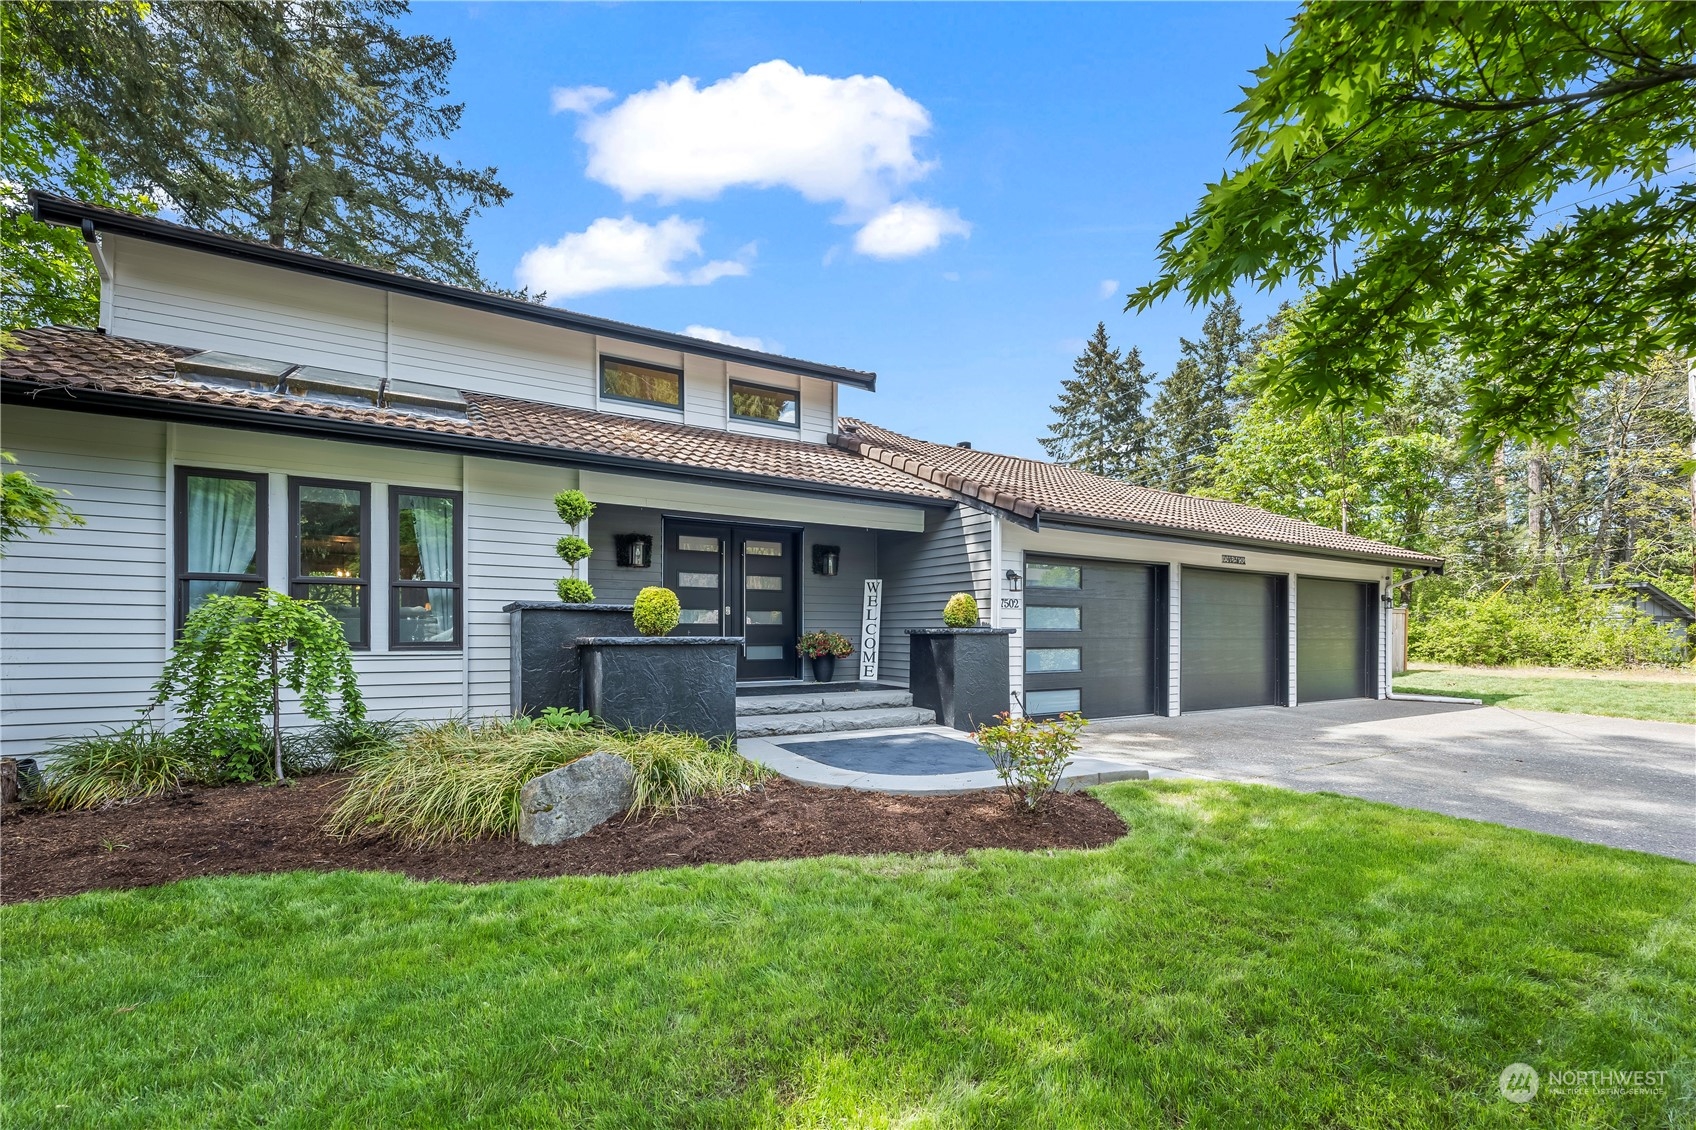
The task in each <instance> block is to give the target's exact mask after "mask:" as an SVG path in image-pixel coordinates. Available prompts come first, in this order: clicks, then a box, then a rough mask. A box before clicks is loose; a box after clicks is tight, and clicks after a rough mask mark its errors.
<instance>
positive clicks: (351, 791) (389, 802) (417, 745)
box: [329, 718, 763, 843]
mask: <svg viewBox="0 0 1696 1130" xmlns="http://www.w3.org/2000/svg"><path fill="white" fill-rule="evenodd" d="M597 751H601V752H606V753H616V754H618V755H619V756H621V757H623V758H625V759H626V760H628V761H629V762H630V763H631V765H633V766H634V767H635V769H636V799H635V804H633V805H632V807H631V811H632V812H641V811H648V810H664V809H667V808H674V807H676V806H677V805H680V804H685V803H687V802H688V801H690V800H693V799H695V798H696V797H699V796H704V795H708V794H710V793H713V792H717V791H721V790H724V789H727V788H731V787H736V786H740V785H742V784H744V783H746V782H748V781H751V780H757V779H758V778H759V776H760V775H761V774H762V772H763V771H762V770H760V769H759V768H758V767H757V766H754V765H753V764H752V763H750V762H748V761H745V760H744V759H743V758H741V757H740V756H738V755H737V754H736V753H735V752H734V751H732V750H728V749H722V748H717V747H714V746H713V745H711V744H710V743H709V742H707V741H706V739H704V738H699V737H695V736H693V735H688V734H670V733H664V732H653V733H618V732H614V731H609V730H602V729H598V728H592V727H584V726H567V727H564V728H555V727H554V726H550V725H547V724H544V723H543V722H542V721H541V720H539V719H529V718H522V719H484V720H481V721H476V722H468V721H464V720H456V721H451V722H442V723H438V724H436V725H432V726H426V727H421V728H419V729H416V730H414V731H412V732H411V733H409V734H407V735H406V736H405V737H404V738H403V739H402V740H401V741H399V742H398V743H396V744H395V745H394V746H393V747H391V748H389V749H386V750H381V751H378V752H374V753H371V754H368V755H366V756H365V757H363V758H361V760H360V761H359V763H358V765H357V766H356V770H355V773H354V776H353V778H352V780H351V781H350V782H349V783H348V788H347V791H346V792H345V793H344V794H343V795H342V799H341V801H340V803H339V804H338V805H337V806H336V809H335V811H334V812H333V813H332V814H331V817H330V822H329V830H330V831H331V832H332V833H333V834H335V835H339V836H349V835H354V834H358V833H361V832H380V833H384V834H387V835H391V836H394V837H396V838H398V839H401V840H405V841H408V842H412V843H437V842H441V841H444V840H451V839H476V838H478V837H482V836H511V835H514V834H515V833H516V832H517V830H518V815H519V813H518V798H519V792H520V790H522V789H523V787H524V783H525V782H526V781H528V780H530V779H531V778H533V777H539V776H541V775H542V774H543V773H546V772H548V771H549V770H552V769H558V768H559V767H560V766H562V765H567V764H570V763H571V762H573V761H576V760H577V759H578V758H580V757H584V756H587V755H588V754H591V753H595V752H597Z"/></svg>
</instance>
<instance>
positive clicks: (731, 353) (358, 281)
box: [29, 190, 877, 392]
mask: <svg viewBox="0 0 1696 1130" xmlns="http://www.w3.org/2000/svg"><path fill="white" fill-rule="evenodd" d="M29 200H30V206H31V209H32V213H33V215H34V217H35V219H36V220H38V221H40V222H41V223H45V224H58V225H60V226H63V227H73V228H81V227H84V225H85V224H86V225H90V226H91V229H92V230H94V231H106V232H111V233H113V234H114V235H123V236H129V237H130V238H132V239H145V240H149V241H151V242H154V243H164V244H170V245H172V246H176V247H187V248H190V249H192V250H195V251H202V252H206V253H208V254H212V255H222V256H224V257H226V258H230V259H240V260H245V261H247V262H253V263H263V264H265V265H267V266H271V267H280V268H282V269H283V270H288V271H298V272H300V273H302V274H308V275H316V276H319V277H321V278H331V279H336V280H339V281H341V282H346V283H352V284H354V285H356V286H369V287H374V288H376V289H378V290H385V291H390V292H392V293H395V294H405V295H410V296H412V297H414V298H421V299H425V300H427V301H431V302H446V303H449V304H451V305H454V306H462V307H465V308H466V309H471V310H482V311H485V312H488V313H492V314H499V315H501V316H503V317H508V318H520V319H523V320H525V321H530V322H540V323H542V324H543V325H551V326H560V327H563V328H565V329H570V330H576V331H577V332H579V333H587V334H595V335H598V336H601V337H610V338H614V339H616V340H619V341H625V342H632V343H634V344H637V345H647V346H651V347H653V348H656V349H675V350H678V351H680V352H685V353H693V354H695V355H696V356H699V357H711V358H713V359H714V360H716V361H729V362H733V363H737V364H743V365H753V366H756V367H758V368H761V369H769V370H771V371H773V372H779V373H787V374H789V375H791V376H799V377H813V378H816V379H818V380H824V381H833V382H835V383H836V384H844V385H849V386H852V387H854V388H860V389H865V390H866V391H867V392H875V391H876V390H877V374H876V373H867V372H861V371H859V370H857V369H844V368H841V367H839V366H836V365H825V364H820V363H817V362H813V361H801V360H798V359H796V358H793V357H779V356H777V355H776V354H771V353H761V352H760V351H758V350H754V349H743V348H740V347H738V346H734V345H722V344H720V343H718V342H713V341H707V340H706V339H704V338H694V337H689V336H687V335H685V334H674V333H668V332H666V331H665V330H650V329H647V328H645V327H642V326H631V325H627V324H625V323H623V322H615V321H613V320H611V319H609V318H596V317H594V316H592V315H589V314H577V313H574V312H572V311H570V310H560V309H558V308H555V307H552V306H538V305H536V304H535V303H533V302H522V301H520V300H518V299H516V298H503V297H501V296H499V295H494V294H483V293H481V292H479V291H475V290H467V289H465V288H464V287H457V286H449V285H447V284H446V283H438V282H431V281H429V280H427V279H415V278H410V277H408V276H406V275H398V274H394V273H393V272H390V271H379V270H377V269H375V268H373V267H362V266H359V265H358V264H356V263H343V262H341V261H339V260H336V259H326V258H323V257H322V256H318V255H310V254H307V253H305V252H301V251H290V250H288V249H286V248H281V247H269V246H266V245H265V244H259V243H251V242H249V241H247V240H244V239H236V238H234V237H232V236H227V235H219V234H217V233H216V232H209V231H202V230H200V229H199V228H191V227H186V226H184V225H182V224H173V223H168V222H166V221H164V220H158V219H154V218H152V217H150V216H132V215H129V214H127V213H115V212H112V211H110V210H108V209H105V208H94V207H91V206H89V205H85V204H83V203H81V202H80V201H76V200H71V199H68V198H66V197H63V196H54V195H52V194H51V193H44V192H38V191H35V190H31V192H30V194H29ZM85 230H88V229H85Z"/></svg>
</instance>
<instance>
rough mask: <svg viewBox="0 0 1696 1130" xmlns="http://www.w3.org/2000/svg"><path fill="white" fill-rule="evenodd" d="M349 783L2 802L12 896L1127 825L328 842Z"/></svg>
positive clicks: (1005, 810) (1104, 839)
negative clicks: (100, 804) (58, 805)
mask: <svg viewBox="0 0 1696 1130" xmlns="http://www.w3.org/2000/svg"><path fill="white" fill-rule="evenodd" d="M346 783H347V779H346V777H345V776H344V775H340V774H334V775H329V776H323V777H309V778H306V779H304V780H302V781H299V782H296V783H295V784H293V785H291V786H289V787H285V788H278V787H267V786H260V785H242V786H229V787H225V788H217V789H200V790H196V791H193V792H185V793H183V794H181V795H176V796H167V797H156V798H152V799H148V800H143V801H137V802H135V803H132V804H125V805H119V806H115V807H111V808H106V809H102V810H98V811H92V812H64V813H49V812H45V811H42V810H39V809H31V808H27V807H25V808H20V807H19V806H18V805H15V804H9V805H6V806H5V811H4V812H3V813H0V860H3V861H4V874H3V875H0V902H6V903H11V902H21V901H25V900H28V899H39V898H50V897H53V896H56V895H69V894H75V893H77V892H79V891H91V890H112V889H122V888H127V887H147V886H153V885H155V884H158V883H169V882H172V881H174V880H177V879H187V878H191V877H194V876H198V875H246V874H262V873H267V872H274V871H296V870H313V871H334V870H341V869H344V868H346V869H352V870H366V871H398V872H401V873H403V874H406V875H410V876H411V877H412V878H414V879H445V880H449V881H452V882H462V883H487V882H496V881H500V880H506V879H529V878H535V877H540V876H552V875H617V874H622V873H625V872H630V871H643V870H647V869H649V868H655V867H678V866H685V865H689V864H699V863H737V862H740V861H742V860H749V859H800V858H805V857H808V856H818V855H873V854H879V853H883V852H933V851H943V852H965V851H969V850H971V849H973V848H988V847H1000V848H1018V849H1023V850H1033V849H1042V848H1087V847H1100V846H1102V845H1104V844H1108V843H1111V842H1112V841H1113V840H1115V839H1118V838H1119V837H1120V836H1121V835H1123V834H1124V832H1125V825H1124V823H1123V822H1122V821H1121V820H1120V819H1119V817H1118V816H1117V815H1115V814H1114V813H1113V811H1112V810H1111V809H1109V808H1108V807H1107V806H1106V805H1104V804H1102V803H1101V802H1100V801H1098V800H1096V799H1094V798H1093V797H1089V796H1085V795H1083V794H1080V793H1067V794H1061V795H1057V796H1054V797H1051V798H1049V800H1048V802H1046V805H1045V811H1044V812H1043V813H1042V814H1041V815H1040V816H1036V817H1031V816H1027V815H1025V814H1023V813H1021V812H1019V811H1018V810H1017V809H1016V807H1015V805H1014V803H1013V802H1012V801H1011V800H1009V799H1008V798H1007V796H1006V795H1005V794H1003V793H1001V792H987V791H986V792H976V793H963V794H959V795H954V796H891V795H887V794H884V793H867V792H855V791H852V790H849V789H820V788H811V787H808V786H805V785H798V784H795V783H794V782H791V781H785V780H774V781H770V782H768V783H767V784H766V785H765V786H763V787H761V788H756V789H753V790H751V791H750V792H748V793H746V794H743V795H739V796H732V797H724V798H717V799H712V800H706V801H702V802H699V803H697V804H694V805H691V806H690V807H689V808H687V809H685V810H684V811H683V812H681V813H680V814H678V815H676V816H661V817H657V818H653V819H637V820H629V821H625V820H616V821H612V822H610V823H607V824H603V825H602V826H601V827H599V828H597V829H595V830H594V831H592V832H590V833H589V834H588V835H586V836H583V837H581V838H580V839H576V840H572V841H570V842H568V843H565V844H561V845H559V846H557V847H527V846H525V845H523V844H520V843H518V842H516V841H514V840H476V841H471V842H466V843H450V844H442V845H437V846H431V847H414V846H410V845H406V844H401V843H397V842H395V841H394V840H391V839H387V838H378V837H361V838H358V839H354V840H349V841H342V840H338V839H336V838H334V837H333V836H329V835H327V834H326V833H325V832H324V830H323V827H324V822H325V820H326V818H327V816H328V814H329V811H330V809H331V808H332V807H333V806H334V804H335V801H336V798H337V797H338V796H340V795H341V792H342V789H343V788H345V787H346Z"/></svg>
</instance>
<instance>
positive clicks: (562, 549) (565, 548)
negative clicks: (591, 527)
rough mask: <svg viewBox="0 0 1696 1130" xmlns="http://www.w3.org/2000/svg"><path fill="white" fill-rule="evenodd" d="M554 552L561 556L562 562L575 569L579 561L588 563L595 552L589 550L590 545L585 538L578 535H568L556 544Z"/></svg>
mask: <svg viewBox="0 0 1696 1130" xmlns="http://www.w3.org/2000/svg"><path fill="white" fill-rule="evenodd" d="M554 552H555V553H557V554H559V558H560V560H561V561H564V562H565V563H566V564H567V565H570V566H571V567H572V568H573V569H575V568H577V563H578V562H579V561H587V560H588V559H589V555H590V554H591V553H593V552H595V551H594V550H593V549H591V548H589V543H588V542H587V541H586V540H584V539H583V538H580V537H578V536H577V535H576V534H567V535H566V536H565V537H562V538H560V539H559V541H557V542H555V543H554Z"/></svg>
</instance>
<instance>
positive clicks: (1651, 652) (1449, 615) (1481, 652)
mask: <svg viewBox="0 0 1696 1130" xmlns="http://www.w3.org/2000/svg"><path fill="white" fill-rule="evenodd" d="M1414 587H1415V589H1416V593H1415V598H1414V603H1413V607H1412V609H1411V610H1410V612H1409V615H1408V626H1407V637H1408V638H1407V646H1408V657H1409V658H1410V659H1413V660H1423V661H1426V662H1431V663H1457V664H1466V665H1473V666H1482V667H1496V666H1503V665H1507V664H1514V663H1523V664H1535V665H1539V666H1546V667H1629V666H1636V665H1642V664H1656V665H1674V664H1678V663H1682V662H1685V661H1686V658H1687V656H1688V654H1689V652H1688V647H1689V644H1688V641H1685V640H1683V639H1682V638H1681V637H1679V636H1677V635H1675V634H1674V633H1672V632H1669V631H1668V630H1667V628H1666V627H1664V626H1662V625H1658V624H1656V623H1655V622H1654V621H1653V620H1651V619H1649V617H1647V616H1644V615H1641V614H1640V613H1636V612H1633V611H1631V607H1630V595H1629V594H1623V595H1622V594H1621V593H1620V592H1619V591H1617V590H1595V589H1592V588H1590V587H1589V586H1588V585H1574V586H1572V587H1570V588H1564V587H1562V586H1561V584H1560V583H1559V581H1558V580H1556V579H1555V578H1554V577H1552V576H1544V577H1542V578H1539V579H1538V580H1536V581H1534V582H1530V583H1524V582H1520V583H1517V584H1510V585H1507V586H1503V587H1499V588H1494V589H1491V590H1489V591H1487V592H1469V591H1467V590H1466V589H1465V588H1464V587H1463V586H1462V585H1461V584H1460V583H1459V582H1456V581H1452V580H1448V579H1446V578H1440V577H1433V578H1430V579H1427V580H1422V581H1420V582H1419V583H1418V584H1417V585H1415V586H1414Z"/></svg>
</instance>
